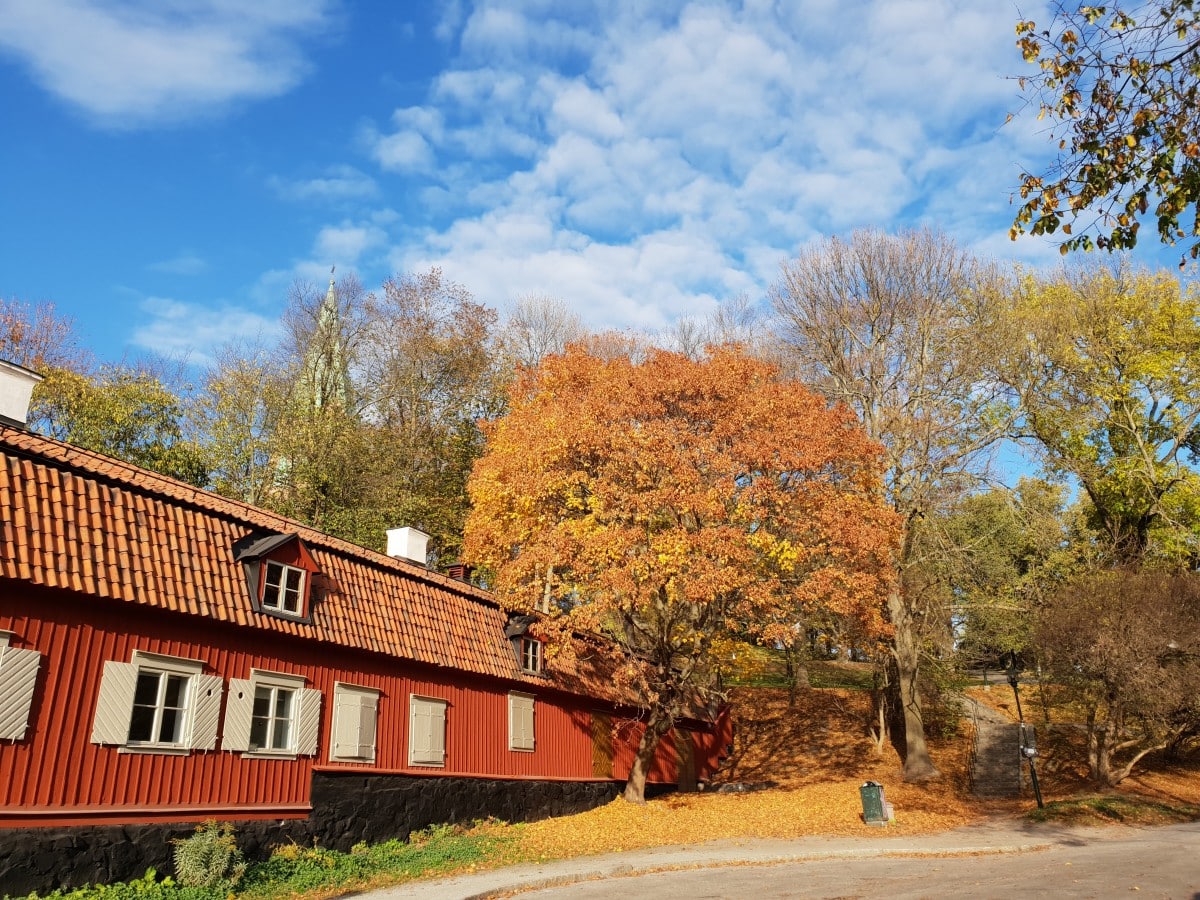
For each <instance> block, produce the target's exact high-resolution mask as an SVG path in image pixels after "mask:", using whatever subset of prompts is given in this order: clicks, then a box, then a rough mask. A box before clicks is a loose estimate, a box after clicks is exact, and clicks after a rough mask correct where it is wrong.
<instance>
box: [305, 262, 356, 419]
mask: <svg viewBox="0 0 1200 900" xmlns="http://www.w3.org/2000/svg"><path fill="white" fill-rule="evenodd" d="M297 391H298V394H299V398H300V399H301V400H302V401H304V402H306V403H307V404H308V405H309V406H311V408H313V409H322V408H324V407H327V406H332V405H336V406H340V407H342V408H343V409H346V408H348V407H349V405H350V367H349V363H348V362H347V360H346V349H345V344H344V341H343V336H342V323H341V316H340V314H339V313H338V298H337V289H336V287H335V285H334V280H333V269H330V270H329V290H328V291H327V292H326V294H325V299H324V301H322V303H321V308H320V310H319V311H318V312H317V327H316V330H315V331H314V332H313V336H312V341H311V342H310V343H309V345H308V350H307V351H306V352H305V355H304V369H303V371H302V372H301V373H300V383H299V385H298V386H297Z"/></svg>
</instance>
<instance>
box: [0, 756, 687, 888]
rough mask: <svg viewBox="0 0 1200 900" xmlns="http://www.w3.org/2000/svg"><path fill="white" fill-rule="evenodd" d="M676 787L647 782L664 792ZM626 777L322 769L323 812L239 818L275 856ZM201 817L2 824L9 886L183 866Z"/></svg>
mask: <svg viewBox="0 0 1200 900" xmlns="http://www.w3.org/2000/svg"><path fill="white" fill-rule="evenodd" d="M672 789H673V787H672V786H669V785H647V786H646V795H647V796H648V797H650V796H660V795H662V794H663V793H667V792H669V791H670V790H672ZM620 790H621V785H620V784H619V783H617V782H612V781H599V782H569V781H516V780H500V779H486V778H454V777H427V778H418V777H413V776H410V775H363V774H361V773H353V774H351V773H346V774H344V775H343V774H341V773H338V772H319V773H316V774H314V775H313V782H312V805H313V812H312V815H311V816H310V817H309V818H308V819H290V820H282V821H279V820H245V821H237V820H233V824H234V826H235V828H236V829H237V841H238V846H239V847H241V848H242V852H243V853H244V854H245V855H246V859H247V860H250V861H256V860H262V859H266V858H267V857H268V856H269V855H270V854H271V851H272V850H273V849H274V848H275V847H278V846H280V845H283V844H288V843H293V842H294V843H297V844H300V845H302V846H312V845H313V844H314V843H316V844H318V845H320V846H322V847H331V848H333V849H335V850H341V851H343V852H345V851H348V850H349V849H350V848H351V847H353V846H354V845H355V844H357V843H359V842H360V841H366V842H368V843H372V844H373V843H378V842H380V841H385V840H388V839H390V838H397V839H400V840H404V839H406V838H407V837H408V836H409V835H410V834H411V833H412V832H414V831H420V830H421V829H423V828H428V827H429V826H431V825H441V824H463V825H469V824H471V823H472V822H475V821H476V820H479V819H486V818H489V817H492V818H496V819H500V820H502V821H505V822H532V821H536V820H538V819H545V818H548V817H550V816H562V815H569V814H571V813H577V812H583V811H584V810H587V809H592V808H593V807H596V806H600V805H603V804H605V803H608V802H609V801H611V800H612V799H613V798H615V797H616V796H617V795H618V794H619V793H620ZM194 829H195V824H194V823H187V822H183V823H179V822H176V823H169V824H159V823H155V824H146V825H108V826H100V825H96V826H78V827H73V828H10V829H0V894H8V895H13V896H21V895H23V894H28V893H30V892H31V891H37V892H39V893H49V892H50V891H52V890H54V889H55V888H69V887H79V886H81V885H84V884H95V883H111V882H114V881H128V880H130V879H132V878H140V877H141V876H142V875H143V874H145V872H146V870H147V869H149V868H153V869H155V870H157V871H158V872H159V874H160V875H168V874H173V873H174V869H175V867H174V863H173V860H172V851H173V849H174V848H173V847H172V845H171V840H172V839H173V838H180V837H187V836H188V835H190V834H191V833H192V832H193V830H194Z"/></svg>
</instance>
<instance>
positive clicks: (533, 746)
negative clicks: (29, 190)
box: [0, 417, 729, 892]
mask: <svg viewBox="0 0 1200 900" xmlns="http://www.w3.org/2000/svg"><path fill="white" fill-rule="evenodd" d="M10 420H11V417H10ZM390 536H391V537H392V538H394V539H395V543H397V545H398V547H399V551H398V552H404V551H405V549H406V546H407V544H408V542H410V541H411V540H412V538H413V537H414V535H413V534H412V533H411V532H409V531H408V530H407V529H402V530H400V531H399V532H397V533H395V534H391V535H390ZM408 549H409V552H413V551H412V549H411V548H408ZM420 555H423V551H421V552H420ZM520 625H521V623H520V621H517V622H515V623H514V622H513V621H512V620H510V618H509V617H508V616H507V615H506V614H505V612H504V611H503V610H501V609H500V607H499V606H498V605H497V604H496V602H495V601H494V600H493V599H492V598H491V597H490V596H489V595H488V594H487V593H486V592H484V591H482V590H480V589H478V588H476V587H473V586H471V585H469V584H467V583H465V582H463V581H460V580H456V579H453V578H450V577H447V576H444V575H440V574H437V573H435V572H432V571H429V570H427V569H426V568H425V567H424V565H422V564H420V563H417V562H413V561H411V560H408V559H404V558H396V557H394V556H389V555H385V554H381V553H376V552H373V551H370V550H365V549H363V548H361V547H358V546H354V545H352V544H349V543H347V542H345V541H342V540H339V539H336V538H332V537H329V536H328V535H325V534H322V533H320V532H317V531H314V530H313V529H311V528H307V527H305V526H304V525H301V524H299V523H298V522H295V521H291V520H288V519H285V518H282V517H280V516H277V515H274V514H272V513H269V512H266V511H264V510H261V509H258V508H255V507H252V506H249V505H247V504H244V503H239V502H237V501H233V500H229V499H226V498H223V497H219V496H217V495H215V494H212V493H208V492H206V491H202V490H197V489H195V488H193V487H190V486H188V485H186V484H183V483H180V482H177V481H174V480H172V479H169V478H165V477H162V476H160V475H156V474H154V473H151V472H148V471H145V470H143V469H139V468H137V467H134V466H131V465H128V464H125V463H122V462H119V461H117V460H114V459H111V458H108V457H104V456H101V455H98V454H95V453H91V452H88V451H83V450H79V449H77V448H74V447H71V446H69V445H66V444H63V443H60V442H57V441H53V440H49V439H46V438H43V437H39V436H37V435H34V434H31V433H29V432H28V431H25V430H24V429H22V428H21V427H19V426H15V427H13V426H9V425H6V424H0V888H2V889H5V890H7V891H10V892H18V891H25V890H30V889H45V888H47V887H49V886H51V885H54V884H63V883H78V882H81V881H87V880H99V879H116V878H125V877H129V876H131V875H140V874H141V871H142V870H144V868H145V867H146V866H147V865H159V866H164V863H165V860H166V857H167V852H168V849H169V848H168V845H167V839H168V838H169V837H171V836H174V835H177V834H181V833H185V832H186V831H188V830H190V828H189V826H187V825H181V824H180V823H195V822H199V821H203V820H206V819H213V818H215V819H218V820H221V821H232V822H235V823H238V827H239V835H240V836H241V838H242V841H243V843H244V844H245V845H246V846H247V847H248V849H249V850H250V851H251V853H254V852H256V851H258V850H260V849H261V848H262V847H264V846H266V845H267V844H269V843H272V842H279V841H282V840H286V839H289V838H290V839H294V840H297V841H300V842H311V841H312V840H314V839H315V840H317V841H319V842H320V843H321V844H322V845H325V846H337V847H342V848H346V847H348V846H349V845H351V844H353V843H355V842H356V841H359V840H362V839H367V840H377V839H382V838H385V837H389V836H395V835H399V836H403V835H405V834H407V833H408V831H410V830H412V829H414V828H420V827H424V826H425V825H427V824H431V823H436V822H443V821H455V820H470V819H474V818H478V817H482V816H487V815H495V816H497V817H499V818H503V819H506V820H519V819H525V818H535V817H539V816H545V815H552V814H560V813H565V812H570V811H576V810H579V809H582V808H586V807H588V806H591V805H595V804H597V803H601V802H605V801H607V800H608V799H610V798H612V797H614V796H615V795H616V793H617V791H618V789H619V785H620V782H622V781H623V780H624V778H625V777H626V775H627V774H628V771H629V766H630V764H631V761H632V755H633V749H634V747H635V745H636V743H635V742H636V738H637V736H638V734H639V726H638V722H637V719H638V712H637V709H636V708H634V707H632V706H630V705H628V704H626V703H624V702H623V698H621V697H619V696H616V695H615V694H614V688H613V687H612V682H611V679H610V678H609V677H608V675H607V674H606V673H605V671H604V659H603V657H602V656H601V655H600V654H598V653H597V654H589V653H588V652H586V650H585V651H584V652H582V653H580V654H579V658H578V659H577V660H576V661H574V662H572V663H570V664H563V665H562V666H560V667H559V668H553V667H550V668H548V667H546V666H545V665H543V660H544V657H543V655H542V653H541V652H540V645H539V644H537V642H536V641H535V640H534V639H533V638H531V637H530V636H529V635H527V634H525V633H524V632H523V629H522V628H521V627H520ZM728 740H729V735H728V733H727V724H726V723H725V722H724V721H723V720H722V721H721V723H720V724H719V725H714V723H711V722H700V721H694V722H688V723H683V725H681V727H679V728H678V729H677V731H676V734H675V735H674V736H672V737H671V739H668V740H665V741H664V742H663V743H662V745H661V750H660V753H659V756H658V759H657V763H656V766H655V768H654V771H653V773H652V776H651V781H652V782H656V783H659V784H676V783H679V784H681V785H688V784H694V783H695V781H696V780H697V779H703V778H705V777H707V776H708V775H709V774H711V772H712V771H713V770H714V769H715V767H716V764H717V761H718V754H719V753H720V752H721V750H722V749H723V748H724V747H725V745H726V744H727V742H728ZM166 868H167V869H168V870H169V866H166Z"/></svg>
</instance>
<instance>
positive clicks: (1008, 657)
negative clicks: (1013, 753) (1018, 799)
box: [1001, 650, 1045, 809]
mask: <svg viewBox="0 0 1200 900" xmlns="http://www.w3.org/2000/svg"><path fill="white" fill-rule="evenodd" d="M1001 659H1002V660H1003V662H1004V667H1005V669H1007V670H1008V683H1009V684H1011V685H1012V689H1013V698H1014V699H1015V700H1016V701H1017V722H1018V723H1019V724H1020V729H1021V737H1020V748H1021V758H1022V759H1027V760H1029V783H1030V784H1031V785H1033V795H1034V796H1035V797H1037V805H1038V809H1041V808H1042V807H1043V806H1045V804H1044V803H1042V789H1041V787H1040V786H1039V785H1038V777H1037V755H1038V752H1037V738H1036V732H1034V730H1033V729H1032V728H1028V729H1027V726H1026V725H1025V714H1024V713H1023V712H1022V711H1021V691H1020V690H1019V689H1018V687H1017V675H1018V674H1019V669H1018V663H1017V654H1016V653H1015V652H1013V651H1012V650H1009V651H1008V652H1007V653H1005V654H1004V656H1002V657H1001ZM1031 736H1032V737H1033V739H1032V740H1030V737H1031Z"/></svg>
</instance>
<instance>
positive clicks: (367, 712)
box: [358, 693, 379, 762]
mask: <svg viewBox="0 0 1200 900" xmlns="http://www.w3.org/2000/svg"><path fill="white" fill-rule="evenodd" d="M378 718H379V695H378V694H375V693H364V694H360V695H359V707H358V755H359V756H361V757H362V758H363V759H369V760H371V761H372V762H374V760H375V722H376V721H377V720H378Z"/></svg>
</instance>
